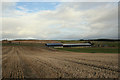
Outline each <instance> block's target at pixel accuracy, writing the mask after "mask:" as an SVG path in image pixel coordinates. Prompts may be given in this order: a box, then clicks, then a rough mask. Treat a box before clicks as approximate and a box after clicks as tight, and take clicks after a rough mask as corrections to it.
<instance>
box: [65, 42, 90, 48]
mask: <svg viewBox="0 0 120 80" xmlns="http://www.w3.org/2000/svg"><path fill="white" fill-rule="evenodd" d="M63 47H91V44H90V43H77V44H63Z"/></svg>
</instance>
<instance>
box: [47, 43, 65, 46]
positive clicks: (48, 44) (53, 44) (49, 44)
mask: <svg viewBox="0 0 120 80" xmlns="http://www.w3.org/2000/svg"><path fill="white" fill-rule="evenodd" d="M46 45H47V46H63V44H62V43H46Z"/></svg>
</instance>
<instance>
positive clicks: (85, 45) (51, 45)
mask: <svg viewBox="0 0 120 80" xmlns="http://www.w3.org/2000/svg"><path fill="white" fill-rule="evenodd" d="M45 45H46V46H48V47H54V48H63V47H91V46H92V45H91V44H90V43H75V44H62V43H46V44H45Z"/></svg>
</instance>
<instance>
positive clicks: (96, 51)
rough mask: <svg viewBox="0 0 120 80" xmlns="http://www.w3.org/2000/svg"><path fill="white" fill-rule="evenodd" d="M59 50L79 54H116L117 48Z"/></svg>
mask: <svg viewBox="0 0 120 80" xmlns="http://www.w3.org/2000/svg"><path fill="white" fill-rule="evenodd" d="M59 50H65V51H72V52H81V53H118V48H95V47H92V48H59Z"/></svg>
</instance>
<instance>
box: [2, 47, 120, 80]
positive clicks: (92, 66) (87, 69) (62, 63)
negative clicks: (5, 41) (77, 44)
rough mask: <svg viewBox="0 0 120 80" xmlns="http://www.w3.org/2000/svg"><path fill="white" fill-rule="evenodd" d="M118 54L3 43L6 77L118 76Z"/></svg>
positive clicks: (4, 75) (3, 61)
mask: <svg viewBox="0 0 120 80" xmlns="http://www.w3.org/2000/svg"><path fill="white" fill-rule="evenodd" d="M118 72H119V71H118V54H104V53H102V54H101V53H79V52H69V51H62V50H56V49H51V48H47V47H36V46H3V47H2V77H3V78H118Z"/></svg>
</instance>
